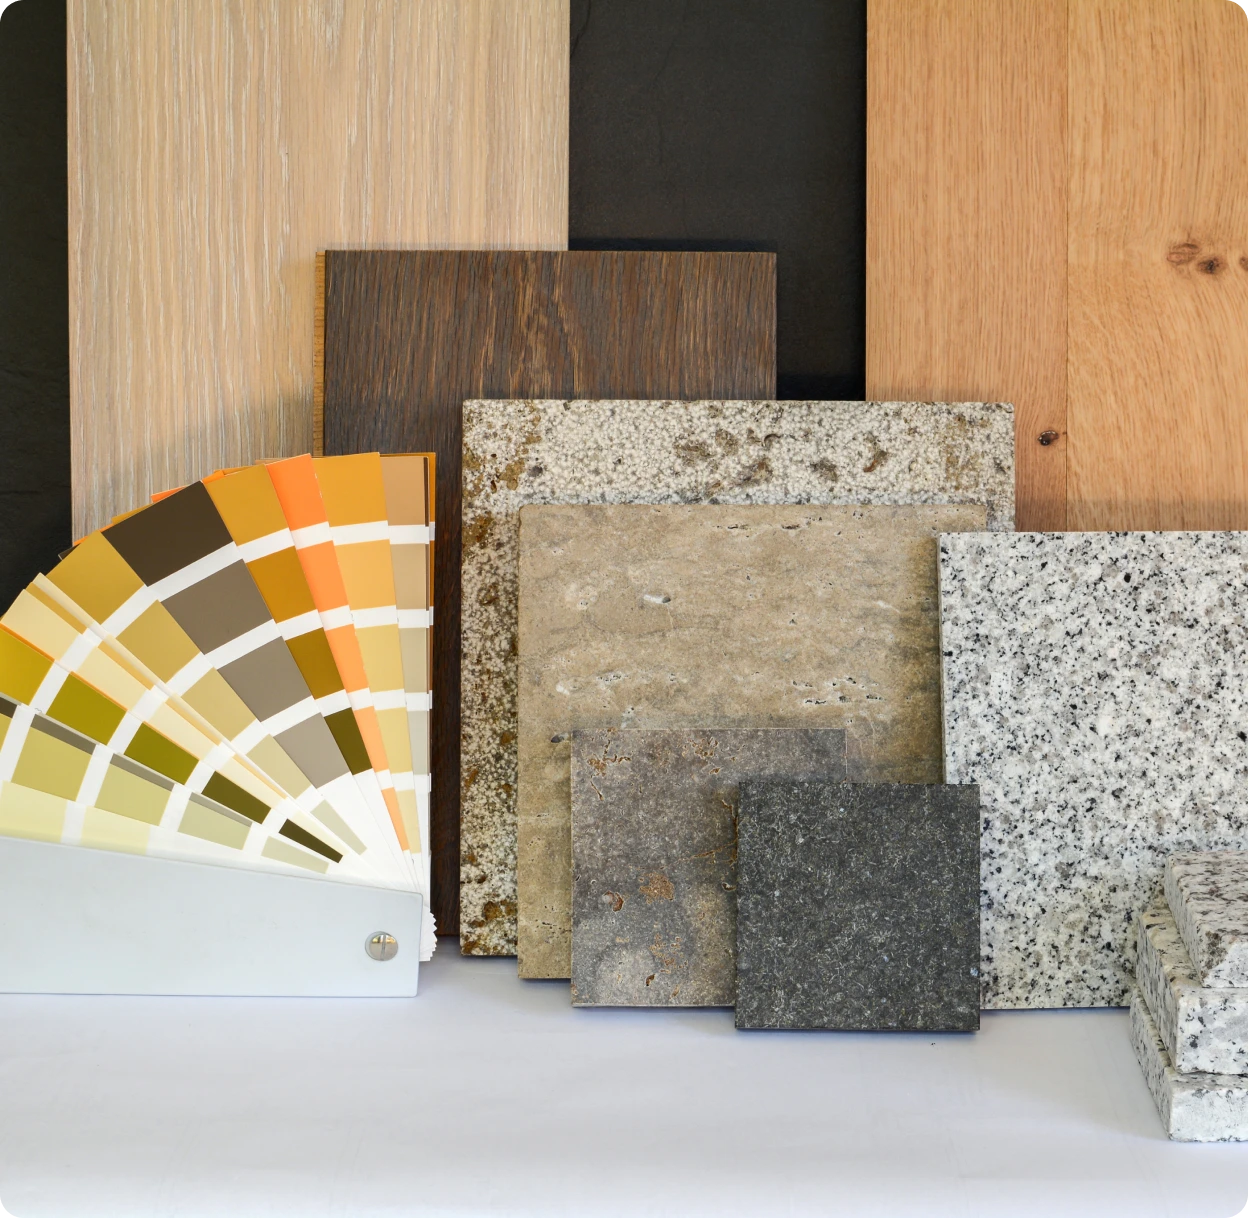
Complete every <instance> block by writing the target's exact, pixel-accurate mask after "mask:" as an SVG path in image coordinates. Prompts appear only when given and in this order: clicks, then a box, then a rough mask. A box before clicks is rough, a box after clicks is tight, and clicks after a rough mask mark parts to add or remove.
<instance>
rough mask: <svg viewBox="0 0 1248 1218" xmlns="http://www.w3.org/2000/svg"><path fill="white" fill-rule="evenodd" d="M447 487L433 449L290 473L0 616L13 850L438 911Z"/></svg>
mask: <svg viewBox="0 0 1248 1218" xmlns="http://www.w3.org/2000/svg"><path fill="white" fill-rule="evenodd" d="M433 492H434V461H433V458H432V457H431V456H429V455H427V454H404V455H395V456H385V457H382V456H380V455H378V454H377V453H360V454H354V455H351V456H343V457H329V458H318V459H313V458H312V457H309V456H302V457H294V458H291V459H289V460H283V461H276V462H268V463H263V464H259V465H254V466H248V467H244V468H239V469H230V470H219V471H217V472H216V473H214V474H212V475H211V476H209V477H207V478H205V479H204V480H203V481H202V482H195V483H192V484H190V485H189V486H184V487H181V488H179V489H177V490H173V491H167V492H163V493H161V494H158V495H154V496H153V497H152V503H151V504H149V505H145V506H143V507H141V508H139V509H137V510H135V511H133V512H129V513H127V514H126V515H124V516H120V517H117V518H116V519H114V520H113V521H112V522H111V523H110V524H109V525H107V526H106V527H105V528H103V529H101V530H99V531H97V532H95V533H91V534H89V535H88V536H86V537H84V538H83V539H82V540H81V541H79V542H78V543H77V544H76V545H75V546H74V548H73V549H72V550H71V551H70V552H69V553H68V554H67V555H66V556H65V557H64V558H63V559H62V561H61V562H60V563H59V565H57V566H56V567H54V568H53V569H52V570H51V571H50V572H49V573H48V574H47V575H46V576H43V575H41V576H38V577H37V578H36V579H35V580H34V582H33V583H31V584H30V585H29V586H28V587H27V588H26V589H25V590H23V591H22V592H21V593H20V594H19V595H18V598H17V600H16V601H14V603H13V604H12V605H11V606H10V607H9V609H8V611H7V612H6V613H5V614H4V615H3V617H0V837H6V838H26V839H33V840H37V841H44V842H54V843H60V844H62V845H68V846H75V847H85V848H88V849H91V850H96V851H108V852H113V853H114V854H116V853H125V854H130V855H147V856H154V857H161V858H165V859H173V860H182V861H186V862H194V863H211V864H216V865H217V866H226V867H234V868H240V869H244V870H248V871H260V872H270V873H276V874H284V875H287V876H300V877H303V878H305V879H308V878H312V879H321V880H332V881H340V882H343V883H348V884H354V885H361V886H367V887H372V888H378V889H389V890H394V891H396V892H399V893H415V894H419V896H420V897H421V902H420V904H421V905H422V906H423V908H424V909H425V910H426V911H427V910H428V907H429V885H430V870H429V851H428V841H429V800H430V776H429V720H430V715H431V711H432V691H431V689H430V683H429V673H430V654H431V650H430V649H431V640H430V636H431V633H432V627H433V611H432V603H433V602H432V557H431V551H432V545H433V536H434V520H433V510H432V507H433V502H434V500H433ZM434 929H435V928H434V925H433V920H432V917H431V916H430V914H429V913H428V912H426V913H425V914H424V920H423V925H422V927H421V933H420V957H421V959H428V957H429V955H430V954H431V952H432V950H433V944H434Z"/></svg>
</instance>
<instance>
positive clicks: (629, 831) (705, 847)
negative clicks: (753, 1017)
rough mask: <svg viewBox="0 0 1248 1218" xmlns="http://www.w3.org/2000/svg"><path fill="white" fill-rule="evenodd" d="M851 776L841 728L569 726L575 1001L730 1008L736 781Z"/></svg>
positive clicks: (733, 979)
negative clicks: (591, 728) (588, 728)
mask: <svg viewBox="0 0 1248 1218" xmlns="http://www.w3.org/2000/svg"><path fill="white" fill-rule="evenodd" d="M803 774H805V775H819V776H822V777H825V778H829V779H833V780H837V781H843V780H844V778H845V733H844V731H841V730H826V731H825V730H819V729H801V728H799V729H794V730H786V729H783V728H781V729H774V730H767V729H764V730H760V731H731V730H730V731H725V732H720V731H704V730H703V731H699V730H689V729H679V728H678V729H673V730H670V731H663V730H659V731H646V730H644V729H641V728H603V729H601V730H598V731H574V732H573V733H572V1001H573V1003H574V1004H575V1005H577V1006H650V1007H663V1006H722V1007H730V1006H732V1004H733V997H734V993H735V989H736V961H737V943H736V940H737V895H736V887H737V876H736V865H737V825H736V814H737V788H738V785H739V784H740V781H741V779H742V778H744V777H748V776H758V775H782V776H786V777H791V776H794V775H803Z"/></svg>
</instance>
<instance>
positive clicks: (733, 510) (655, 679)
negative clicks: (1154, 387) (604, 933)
mask: <svg viewBox="0 0 1248 1218" xmlns="http://www.w3.org/2000/svg"><path fill="white" fill-rule="evenodd" d="M984 518H985V513H984V509H983V508H982V507H972V506H956V507H931V506H923V507H871V506H869V507H818V508H815V507H793V506H768V507H760V506H746V507H719V506H695V507H691V506H651V507H637V506H629V507H625V506H564V507H526V508H525V509H524V510H523V511H522V513H521V525H520V580H519V583H520V629H519V637H520V654H519V677H520V680H519V711H520V715H519V728H520V736H519V755H520V775H519V778H520V789H519V837H520V841H519V872H520V876H519V880H520V887H519V896H520V952H519V954H520V972H521V975H522V976H526V977H568V976H570V975H571V972H570V969H571V929H572V917H571V902H572V876H571V834H570V830H569V809H570V793H569V774H570V769H569V767H570V751H571V750H570V742H569V739H568V733H569V732H570V731H571V730H572V729H574V728H601V727H647V728H670V727H681V728H694V727H703V728H713V729H715V730H725V729H727V728H741V727H751V728H758V727H802V728H816V727H817V728H844V729H845V731H846V757H847V765H848V773H849V776H850V778H851V779H864V780H873V781H900V782H939V781H940V780H941V749H940V686H939V672H940V662H939V657H938V654H937V647H938V637H937V636H938V630H937V617H938V610H937V600H936V536H937V535H938V534H939V533H941V532H943V531H946V530H952V529H982V527H983V523H984Z"/></svg>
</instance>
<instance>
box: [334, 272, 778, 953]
mask: <svg viewBox="0 0 1248 1218" xmlns="http://www.w3.org/2000/svg"><path fill="white" fill-rule="evenodd" d="M324 341H325V350H324V378H325V383H324V403H325V407H324V409H325V451H326V452H327V453H349V452H360V451H370V450H376V451H381V452H385V453H393V452H410V451H414V450H419V451H430V450H431V451H433V452H434V453H436V457H437V469H438V478H437V508H436V511H435V518H436V520H437V522H438V530H439V532H438V538H437V545H436V547H435V550H436V553H435V559H434V561H435V577H434V621H435V622H436V623H437V628H436V633H435V639H434V659H433V672H432V681H433V689H434V699H435V705H436V707H437V710H436V712H435V714H434V721H433V757H432V759H431V768H432V773H433V784H434V785H433V801H432V817H433V824H432V838H433V842H432V852H433V877H434V882H433V898H432V901H433V910H434V914H435V916H436V917H437V920H438V927H439V930H441V931H443V932H445V933H450V934H453V933H456V931H457V929H458V924H459V909H458V885H459V864H460V860H459V797H460V781H461V776H460V772H459V679H460V674H459V629H460V606H459V587H460V586H459V554H460V541H461V538H460V463H461V446H462V436H461V410H462V404H463V402H464V401H465V400H466V399H469V398H489V397H498V398H573V397H590V398H593V397H612V398H639V399H645V398H650V399H653V398H676V399H679V398H766V397H770V396H772V395H773V394H774V392H775V258H774V256H773V255H770V254H734V253H713V254H712V253H636V252H632V253H596V252H581V251H578V252H574V253H566V254H565V253H460V252H437V251H435V252H427V251H426V252H407V251H404V252H347V251H342V252H339V251H330V252H329V253H328V254H327V255H326V261H325V337H324ZM463 780H464V781H465V782H468V781H471V776H470V775H465V776H463Z"/></svg>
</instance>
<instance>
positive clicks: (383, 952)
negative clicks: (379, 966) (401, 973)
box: [364, 930, 399, 960]
mask: <svg viewBox="0 0 1248 1218" xmlns="http://www.w3.org/2000/svg"><path fill="white" fill-rule="evenodd" d="M364 950H365V951H366V952H367V953H368V954H369V956H370V957H371V958H372V959H373V960H393V959H394V958H395V956H397V955H398V954H399V941H398V940H397V939H396V938H395V937H394V936H393V935H388V934H386V932H385V931H384V930H379V931H378V932H377V933H376V934H375V935H370V936H369V937H368V941H367V942H366V943H365V944H364Z"/></svg>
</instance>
